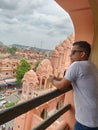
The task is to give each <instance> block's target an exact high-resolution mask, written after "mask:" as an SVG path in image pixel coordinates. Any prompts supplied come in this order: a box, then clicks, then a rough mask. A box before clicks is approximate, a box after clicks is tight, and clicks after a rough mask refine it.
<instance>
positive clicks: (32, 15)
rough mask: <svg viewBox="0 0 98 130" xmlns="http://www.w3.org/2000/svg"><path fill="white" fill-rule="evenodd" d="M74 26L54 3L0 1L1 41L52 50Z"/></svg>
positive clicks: (16, 0)
mask: <svg viewBox="0 0 98 130" xmlns="http://www.w3.org/2000/svg"><path fill="white" fill-rule="evenodd" d="M72 32H73V26H72V23H71V20H70V18H69V16H68V14H67V13H65V11H64V10H63V9H62V8H61V7H60V6H59V5H58V4H57V3H56V2H55V1H54V0H0V41H1V42H3V43H4V44H6V45H7V44H8V45H10V44H22V45H30V46H33V47H39V48H41V47H42V48H47V49H54V48H55V46H56V45H57V44H59V43H60V42H62V41H63V40H64V39H65V38H66V37H67V35H69V34H71V33H72Z"/></svg>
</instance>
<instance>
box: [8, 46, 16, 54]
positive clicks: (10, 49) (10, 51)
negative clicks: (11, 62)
mask: <svg viewBox="0 0 98 130" xmlns="http://www.w3.org/2000/svg"><path fill="white" fill-rule="evenodd" d="M16 51H17V48H16V47H9V48H8V52H9V53H11V54H15V52H16Z"/></svg>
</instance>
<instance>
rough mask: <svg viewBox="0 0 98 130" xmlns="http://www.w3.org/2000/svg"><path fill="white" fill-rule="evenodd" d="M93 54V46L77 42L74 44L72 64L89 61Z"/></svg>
mask: <svg viewBox="0 0 98 130" xmlns="http://www.w3.org/2000/svg"><path fill="white" fill-rule="evenodd" d="M90 53H91V46H90V44H89V43H88V42H86V41H77V42H74V43H73V47H72V50H71V54H70V58H71V62H74V61H83V60H88V58H89V56H90Z"/></svg>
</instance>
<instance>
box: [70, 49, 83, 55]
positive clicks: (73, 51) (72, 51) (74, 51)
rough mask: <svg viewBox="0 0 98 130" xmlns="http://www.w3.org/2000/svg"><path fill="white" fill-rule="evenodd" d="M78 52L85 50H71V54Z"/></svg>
mask: <svg viewBox="0 0 98 130" xmlns="http://www.w3.org/2000/svg"><path fill="white" fill-rule="evenodd" d="M76 52H84V51H83V50H71V55H74V54H75V53H76Z"/></svg>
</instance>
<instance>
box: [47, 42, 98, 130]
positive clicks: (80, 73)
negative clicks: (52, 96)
mask: <svg viewBox="0 0 98 130" xmlns="http://www.w3.org/2000/svg"><path fill="white" fill-rule="evenodd" d="M90 53H91V47H90V44H89V43H87V42H86V41H77V42H75V43H74V44H73V47H72V50H71V54H70V59H71V65H70V67H69V68H68V70H67V71H66V74H65V75H64V77H63V78H62V79H61V80H59V79H57V78H56V77H53V76H50V77H49V81H50V82H51V83H52V84H53V85H54V86H56V88H57V89H63V88H66V87H68V86H70V85H71V84H72V86H73V91H74V103H75V117H76V124H75V128H74V130H98V70H97V68H96V67H95V65H94V64H93V63H91V62H90V61H89V60H88V59H89V56H90Z"/></svg>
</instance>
